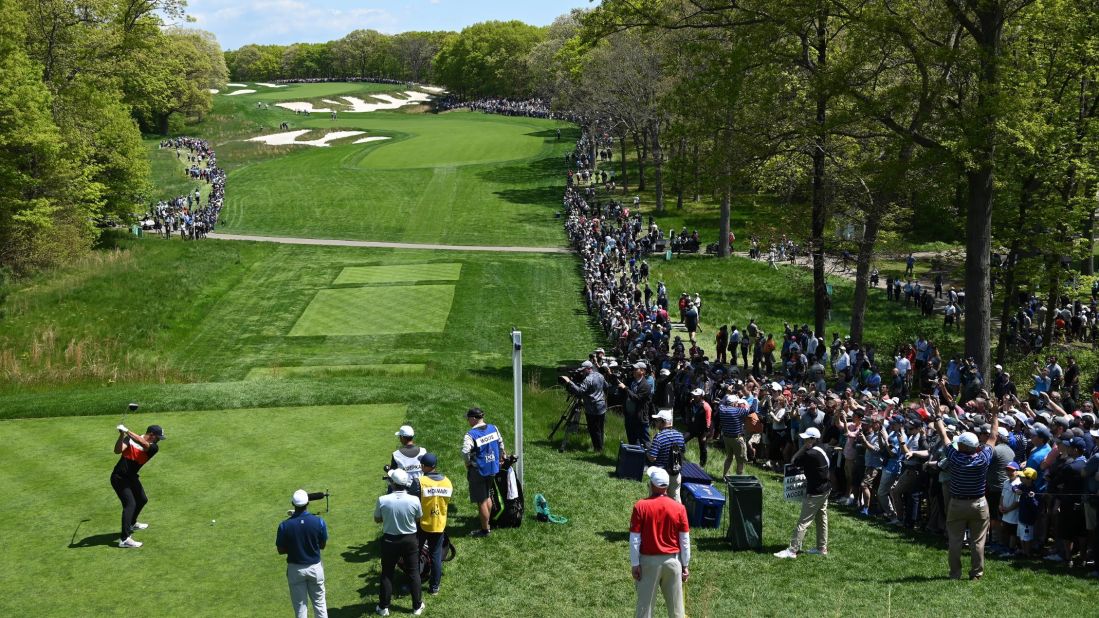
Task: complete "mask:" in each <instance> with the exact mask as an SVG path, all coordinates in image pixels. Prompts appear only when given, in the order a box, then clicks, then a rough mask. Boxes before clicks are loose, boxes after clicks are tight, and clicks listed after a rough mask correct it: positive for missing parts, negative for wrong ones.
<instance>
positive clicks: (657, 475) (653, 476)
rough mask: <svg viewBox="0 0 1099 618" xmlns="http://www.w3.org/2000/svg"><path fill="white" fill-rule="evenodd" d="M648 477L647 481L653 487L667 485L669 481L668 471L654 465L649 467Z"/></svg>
mask: <svg viewBox="0 0 1099 618" xmlns="http://www.w3.org/2000/svg"><path fill="white" fill-rule="evenodd" d="M648 477H649V482H650V483H652V485H653V487H667V486H668V483H669V482H671V478H670V477H669V476H668V471H667V470H665V469H664V468H658V467H656V466H650V467H649V471H648Z"/></svg>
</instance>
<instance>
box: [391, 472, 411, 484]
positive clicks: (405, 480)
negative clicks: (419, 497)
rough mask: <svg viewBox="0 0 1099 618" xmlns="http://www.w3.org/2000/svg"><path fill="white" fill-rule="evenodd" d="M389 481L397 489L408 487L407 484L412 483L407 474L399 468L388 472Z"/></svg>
mask: <svg viewBox="0 0 1099 618" xmlns="http://www.w3.org/2000/svg"><path fill="white" fill-rule="evenodd" d="M389 480H391V481H393V484H394V485H396V486H398V487H408V484H409V483H411V482H412V479H410V478H409V477H408V473H407V472H405V471H404V470H401V469H400V468H393V469H392V470H390V471H389Z"/></svg>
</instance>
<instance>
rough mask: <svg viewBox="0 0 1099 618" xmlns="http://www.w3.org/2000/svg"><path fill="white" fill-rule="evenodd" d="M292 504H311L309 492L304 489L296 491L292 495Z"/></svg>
mask: <svg viewBox="0 0 1099 618" xmlns="http://www.w3.org/2000/svg"><path fill="white" fill-rule="evenodd" d="M290 504H293V505H294V506H305V505H307V504H309V493H308V492H306V491H305V490H304V489H299V490H297V491H295V492H294V495H292V496H290Z"/></svg>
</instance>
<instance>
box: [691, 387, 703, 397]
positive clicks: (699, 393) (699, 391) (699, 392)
mask: <svg viewBox="0 0 1099 618" xmlns="http://www.w3.org/2000/svg"><path fill="white" fill-rule="evenodd" d="M691 395H693V396H695V397H701V396H702V395H703V390H702V389H701V388H696V389H694V390H693V391H691Z"/></svg>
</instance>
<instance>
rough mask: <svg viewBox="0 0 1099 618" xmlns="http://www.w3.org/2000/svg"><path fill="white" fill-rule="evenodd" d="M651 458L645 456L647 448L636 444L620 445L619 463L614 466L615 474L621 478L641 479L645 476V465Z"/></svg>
mask: <svg viewBox="0 0 1099 618" xmlns="http://www.w3.org/2000/svg"><path fill="white" fill-rule="evenodd" d="M648 465H649V460H648V458H647V457H645V449H644V448H643V447H640V446H637V445H634V444H619V445H618V465H616V466H615V468H614V475H615V476H616V477H618V478H620V479H631V480H634V481H640V480H641V479H642V477H644V476H645V467H646V466H648Z"/></svg>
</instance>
